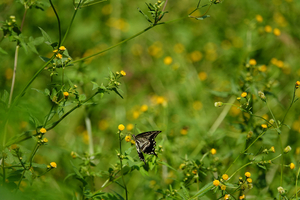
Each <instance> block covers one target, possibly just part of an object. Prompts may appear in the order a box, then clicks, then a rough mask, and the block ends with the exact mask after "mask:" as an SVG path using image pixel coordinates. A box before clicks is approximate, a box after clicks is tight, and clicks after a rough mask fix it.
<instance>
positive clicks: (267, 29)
mask: <svg viewBox="0 0 300 200" xmlns="http://www.w3.org/2000/svg"><path fill="white" fill-rule="evenodd" d="M265 31H266V32H267V33H271V32H272V27H271V26H270V25H267V26H265Z"/></svg>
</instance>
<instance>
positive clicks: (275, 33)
mask: <svg viewBox="0 0 300 200" xmlns="http://www.w3.org/2000/svg"><path fill="white" fill-rule="evenodd" d="M273 33H274V35H276V36H279V35H280V34H281V32H280V30H279V29H278V28H274V30H273Z"/></svg>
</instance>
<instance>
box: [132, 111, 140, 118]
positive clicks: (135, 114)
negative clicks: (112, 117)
mask: <svg viewBox="0 0 300 200" xmlns="http://www.w3.org/2000/svg"><path fill="white" fill-rule="evenodd" d="M139 116H140V112H139V111H134V112H133V118H134V119H137V118H138V117H139Z"/></svg>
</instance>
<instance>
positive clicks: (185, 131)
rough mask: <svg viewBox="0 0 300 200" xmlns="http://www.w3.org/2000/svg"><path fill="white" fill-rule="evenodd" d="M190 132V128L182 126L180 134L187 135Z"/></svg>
mask: <svg viewBox="0 0 300 200" xmlns="http://www.w3.org/2000/svg"><path fill="white" fill-rule="evenodd" d="M187 133H188V129H187V128H182V129H181V130H180V134H181V135H186V134H187Z"/></svg>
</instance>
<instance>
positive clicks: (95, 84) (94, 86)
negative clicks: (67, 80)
mask: <svg viewBox="0 0 300 200" xmlns="http://www.w3.org/2000/svg"><path fill="white" fill-rule="evenodd" d="M92 84H93V88H92V90H95V89H98V88H99V85H98V83H96V82H93V81H92Z"/></svg>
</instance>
